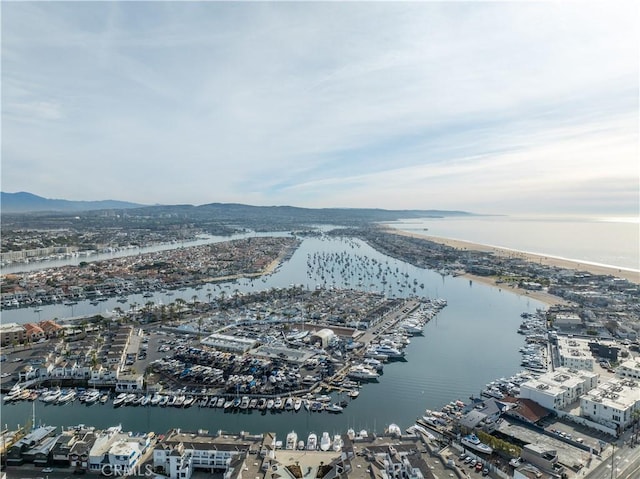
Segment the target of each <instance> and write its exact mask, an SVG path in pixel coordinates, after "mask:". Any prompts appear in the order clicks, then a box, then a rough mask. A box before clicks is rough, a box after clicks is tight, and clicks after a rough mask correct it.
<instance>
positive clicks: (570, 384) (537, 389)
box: [519, 368, 599, 411]
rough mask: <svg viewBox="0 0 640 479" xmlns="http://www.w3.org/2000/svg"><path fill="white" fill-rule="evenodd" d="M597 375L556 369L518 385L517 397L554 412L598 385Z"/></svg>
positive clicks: (588, 372)
mask: <svg viewBox="0 0 640 479" xmlns="http://www.w3.org/2000/svg"><path fill="white" fill-rule="evenodd" d="M598 377H599V375H598V374H596V373H592V372H590V371H577V370H573V369H571V370H570V369H567V368H557V369H556V370H555V371H551V372H548V373H545V374H542V375H540V376H539V377H538V378H536V379H531V380H529V381H526V382H524V383H523V384H521V385H520V395H519V397H521V398H525V399H531V400H532V401H535V402H537V403H538V404H539V405H540V406H542V407H545V408H547V409H551V410H554V411H558V410H561V409H564V408H565V407H567V406H569V405H570V404H573V403H575V402H576V401H578V400H579V399H580V396H582V395H583V394H584V393H586V392H588V391H590V390H592V389H593V388H595V387H596V386H597V385H598Z"/></svg>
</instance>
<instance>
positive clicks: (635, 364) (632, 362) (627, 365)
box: [616, 358, 640, 380]
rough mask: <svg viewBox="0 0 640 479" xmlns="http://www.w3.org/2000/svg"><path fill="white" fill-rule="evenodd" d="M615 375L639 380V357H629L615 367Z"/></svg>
mask: <svg viewBox="0 0 640 479" xmlns="http://www.w3.org/2000/svg"><path fill="white" fill-rule="evenodd" d="M616 375H617V376H618V377H619V378H629V379H636V380H640V359H638V358H635V359H629V360H627V361H625V362H623V363H622V364H620V366H618V369H616Z"/></svg>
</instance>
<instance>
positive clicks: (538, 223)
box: [385, 216, 640, 271]
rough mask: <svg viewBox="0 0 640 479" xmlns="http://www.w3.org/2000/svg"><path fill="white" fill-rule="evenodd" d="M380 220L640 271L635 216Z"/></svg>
mask: <svg viewBox="0 0 640 479" xmlns="http://www.w3.org/2000/svg"><path fill="white" fill-rule="evenodd" d="M385 224H386V225H388V226H390V227H393V228H396V229H399V230H402V231H407V232H411V233H416V234H422V235H429V236H437V237H442V238H450V239H457V240H463V241H470V242H472V243H478V244H484V245H488V246H496V247H500V248H507V249H512V250H516V251H522V252H526V253H535V254H541V255H544V256H550V257H555V258H563V259H569V260H575V261H578V262H581V263H589V264H597V265H603V266H610V267H615V268H621V269H626V270H632V271H640V220H639V218H638V217H593V218H584V217H575V218H571V217H556V218H553V217H513V216H468V217H447V218H424V219H410V220H400V221H395V222H390V223H385Z"/></svg>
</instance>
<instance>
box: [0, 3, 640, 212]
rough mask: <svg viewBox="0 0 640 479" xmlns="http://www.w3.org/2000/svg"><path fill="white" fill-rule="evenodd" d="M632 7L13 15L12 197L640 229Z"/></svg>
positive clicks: (327, 7) (8, 150)
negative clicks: (496, 218)
mask: <svg viewBox="0 0 640 479" xmlns="http://www.w3.org/2000/svg"><path fill="white" fill-rule="evenodd" d="M638 18H639V17H638V8H637V6H636V5H635V3H634V2H616V3H615V8H612V5H611V4H608V3H605V2H589V3H586V4H576V3H565V2H549V3H529V2H523V3H520V2H499V3H484V2H473V3H457V2H444V3H440V2H412V3H404V2H398V3H386V2H373V3H368V2H367V3H362V2H346V3H341V2H340V3H338V2H320V3H294V2H291V3H289V2H282V3H281V2H257V3H254V2H249V3H244V2H238V3H233V2H232V3H229V2H86V3H78V2H45V3H40V2H5V3H3V6H2V85H3V87H2V140H3V141H2V190H3V191H5V192H9V191H15V192H17V191H27V192H31V193H33V194H37V195H39V196H42V197H46V198H52V199H53V198H59V199H67V200H78V201H93V200H102V199H113V200H118V201H129V202H135V203H141V204H147V205H154V204H192V205H199V204H207V203H214V202H218V203H242V204H250V205H257V206H269V205H291V206H299V207H308V208H333V207H336V208H383V209H393V210H400V209H420V210H462V211H470V212H474V213H483V214H510V215H528V214H542V215H546V214H568V215H587V214H588V215H595V216H597V215H600V216H611V215H613V216H633V215H638V212H639V211H638V210H639V205H640V194H639V191H638V190H639V176H640V175H639V166H638V161H637V159H638V153H639V151H638V138H639V135H638V105H639V102H638V79H639V75H638V70H639V60H638V58H639V42H640V38H639V33H638V32H639V31H640V29H639V28H638V26H639V25H638Z"/></svg>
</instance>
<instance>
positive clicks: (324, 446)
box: [320, 431, 331, 451]
mask: <svg viewBox="0 0 640 479" xmlns="http://www.w3.org/2000/svg"><path fill="white" fill-rule="evenodd" d="M330 447H331V436H329V433H328V432H326V431H325V432H323V433H322V437H321V438H320V450H321V451H328V450H329V448H330Z"/></svg>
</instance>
